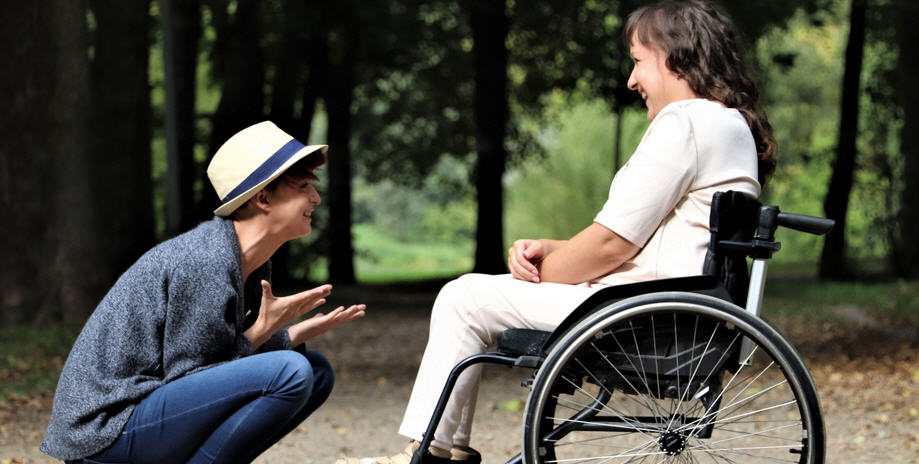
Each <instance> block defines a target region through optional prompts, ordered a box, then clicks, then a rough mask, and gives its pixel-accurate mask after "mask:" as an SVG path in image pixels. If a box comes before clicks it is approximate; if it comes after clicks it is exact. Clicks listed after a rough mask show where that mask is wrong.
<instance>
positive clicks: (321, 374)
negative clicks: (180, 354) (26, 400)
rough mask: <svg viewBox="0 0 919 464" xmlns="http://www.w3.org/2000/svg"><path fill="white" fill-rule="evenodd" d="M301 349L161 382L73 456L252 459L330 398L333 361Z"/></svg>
mask: <svg viewBox="0 0 919 464" xmlns="http://www.w3.org/2000/svg"><path fill="white" fill-rule="evenodd" d="M306 353H307V354H306V357H304V356H303V355H302V354H300V353H298V352H296V351H291V350H281V351H272V352H268V353H262V354H256V355H253V356H248V357H245V358H242V359H238V360H236V361H232V362H228V363H226V364H222V365H220V366H217V367H212V368H210V369H206V370H203V371H201V372H196V373H194V374H191V375H189V376H186V377H183V378H181V379H178V380H175V381H173V382H170V383H168V384H166V385H163V386H162V387H160V388H158V389H156V390H154V391H153V393H151V394H150V395H148V396H147V397H146V398H144V399H143V400H142V401H141V402H140V403H138V405H137V406H136V407H135V408H134V412H133V413H132V414H131V418H130V419H128V423H127V424H126V425H125V427H124V430H123V431H122V434H121V436H120V437H119V438H118V439H117V440H116V441H115V442H114V443H113V444H112V445H111V446H109V447H108V448H106V449H105V450H103V451H101V452H100V453H98V454H96V455H94V456H91V457H89V458H86V459H83V460H78V461H76V462H90V463H116V462H118V463H123V462H131V463H179V462H189V463H205V462H207V463H210V462H222V463H223V462H232V463H236V462H251V461H253V460H254V459H255V458H256V457H257V456H258V455H259V454H261V453H262V452H264V451H265V450H267V449H268V448H269V447H270V446H271V445H273V444H274V443H276V442H277V441H278V440H280V439H281V438H282V437H284V436H285V435H287V434H288V433H289V432H290V431H291V430H293V429H295V428H296V427H297V425H299V424H300V422H302V421H303V420H304V419H306V418H307V416H309V415H310V414H311V413H312V412H313V411H315V410H316V409H317V408H319V406H320V405H322V403H324V402H325V400H326V399H327V398H328V397H329V393H331V391H332V385H333V383H334V374H333V372H332V366H331V365H330V364H329V361H328V360H326V359H325V357H324V356H322V355H321V354H319V353H318V352H315V351H307V352H306Z"/></svg>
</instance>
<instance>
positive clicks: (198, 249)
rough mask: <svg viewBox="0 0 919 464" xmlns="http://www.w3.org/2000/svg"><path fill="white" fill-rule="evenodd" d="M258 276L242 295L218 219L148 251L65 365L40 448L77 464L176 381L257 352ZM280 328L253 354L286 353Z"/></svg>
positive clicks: (236, 252) (231, 238) (230, 244)
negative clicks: (250, 332)
mask: <svg viewBox="0 0 919 464" xmlns="http://www.w3.org/2000/svg"><path fill="white" fill-rule="evenodd" d="M269 274H270V264H266V265H265V266H262V267H261V268H259V269H258V270H256V271H255V272H254V273H253V275H252V276H250V277H249V279H248V284H247V285H246V286H245V291H244V289H243V281H242V268H241V264H240V249H239V240H238V239H237V237H236V230H235V228H234V227H233V221H231V220H228V219H224V218H220V217H215V218H214V219H213V220H211V221H208V222H205V223H202V224H201V225H199V226H198V227H196V228H194V229H192V230H191V231H188V232H186V233H184V234H182V235H179V236H177V237H175V238H172V239H170V240H168V241H165V242H163V243H161V244H159V245H157V246H156V247H154V248H153V249H152V250H150V251H148V252H147V253H146V254H144V255H143V256H142V257H141V258H140V259H139V260H138V261H137V262H136V263H134V265H132V266H131V267H130V268H129V269H128V270H127V271H126V272H125V273H124V274H123V275H122V276H121V277H120V278H119V279H118V281H117V282H116V283H115V285H114V286H113V287H112V289H111V290H110V291H109V292H108V294H107V295H106V296H105V298H103V299H102V302H100V303H99V306H98V307H96V310H95V311H94V312H93V314H92V315H91V316H90V317H89V320H88V321H87V322H86V325H85V326H84V327H83V330H82V332H80V335H79V337H77V341H76V343H75V344H74V346H73V349H72V350H71V351H70V356H69V357H68V358H67V362H66V363H65V364H64V370H63V372H62V373H61V377H60V380H59V381H58V385H57V390H56V392H55V395H54V406H53V408H52V411H51V421H50V422H49V424H48V430H47V432H46V433H45V439H44V441H43V442H42V444H41V450H42V451H43V452H45V453H47V454H50V455H51V456H54V457H57V458H59V459H65V460H69V459H79V458H84V457H88V456H92V455H93V454H95V453H97V452H99V451H102V450H103V449H105V448H106V447H108V446H109V445H110V444H111V443H113V442H114V441H115V439H116V438H117V437H118V435H119V434H120V433H121V431H122V429H123V428H124V425H125V424H126V423H127V421H128V418H129V417H130V416H131V412H132V411H133V410H134V406H135V405H136V404H137V403H138V402H140V401H141V400H142V399H143V398H144V397H145V396H146V395H148V394H150V392H152V391H153V390H155V389H157V388H158V387H160V386H162V385H164V384H166V383H169V382H171V381H173V380H176V379H178V378H180V377H182V376H185V375H188V374H191V373H194V372H197V371H200V370H203V369H207V368H208V367H212V366H215V365H218V364H221V363H225V362H227V361H231V360H234V359H238V358H241V357H244V356H248V355H250V354H253V352H254V350H253V347H252V345H251V344H250V343H249V341H248V339H246V337H245V336H244V335H243V331H244V330H245V328H246V327H247V325H246V323H245V321H246V320H247V317H246V314H247V312H249V318H248V320H250V321H251V320H253V316H254V315H257V314H258V308H259V303H260V300H261V294H262V291H261V286H260V285H259V282H260V280H261V279H267V278H268V277H269ZM289 348H290V338H288V336H287V331H286V330H281V331H279V332H278V333H276V334H274V336H272V338H271V339H270V340H269V341H268V342H267V343H265V344H264V345H263V346H262V347H260V349H259V351H268V350H273V349H289Z"/></svg>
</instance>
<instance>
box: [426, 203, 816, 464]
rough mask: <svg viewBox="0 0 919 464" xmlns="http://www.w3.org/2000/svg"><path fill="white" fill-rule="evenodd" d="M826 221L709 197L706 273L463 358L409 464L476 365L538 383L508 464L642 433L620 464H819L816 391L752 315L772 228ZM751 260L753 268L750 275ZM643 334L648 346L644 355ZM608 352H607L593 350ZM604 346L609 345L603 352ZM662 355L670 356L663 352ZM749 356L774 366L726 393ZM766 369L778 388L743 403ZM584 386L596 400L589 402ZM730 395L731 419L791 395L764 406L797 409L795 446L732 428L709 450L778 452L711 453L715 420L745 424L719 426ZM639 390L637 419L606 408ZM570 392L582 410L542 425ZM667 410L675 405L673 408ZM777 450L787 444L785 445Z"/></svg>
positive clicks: (508, 334)
mask: <svg viewBox="0 0 919 464" xmlns="http://www.w3.org/2000/svg"><path fill="white" fill-rule="evenodd" d="M833 224H834V223H833V221H832V220H828V219H824V218H817V217H812V216H805V215H798V214H790V213H783V212H780V211H779V208H778V207H775V206H762V205H761V204H760V203H759V202H758V201H757V200H755V199H753V198H750V197H748V196H746V195H744V194H742V193H739V192H718V193H716V194H715V196H714V197H713V200H712V212H711V217H710V229H711V242H710V244H709V249H708V252H707V254H706V258H705V264H704V266H703V275H700V276H692V277H683V278H673V279H662V280H657V281H649V282H639V283H635V284H628V285H620V286H612V287H607V288H604V289H601V290H598V291H597V292H596V293H595V294H593V295H592V296H591V297H589V298H587V299H586V300H585V301H584V302H582V303H581V304H580V305H579V306H578V307H577V308H576V309H575V310H574V311H572V313H571V314H569V316H568V317H566V319H565V320H564V321H563V322H562V323H561V324H560V325H559V326H558V327H557V328H556V329H555V330H554V331H553V332H551V333H549V332H542V331H535V330H529V329H508V330H506V331H504V333H502V335H501V339H500V341H499V346H498V349H497V350H496V351H490V352H487V353H483V354H478V355H473V356H470V357H468V358H466V359H464V360H463V361H461V362H460V363H458V364H457V365H456V366H455V367H454V368H453V370H452V371H451V373H450V376H449V377H448V379H447V382H446V384H445V385H444V388H443V391H442V393H441V396H440V399H439V401H438V403H437V406H436V408H435V411H434V413H433V414H432V417H431V420H430V422H429V424H428V428H427V430H426V432H425V434H424V438H423V440H422V442H421V446H420V447H419V449H418V451H417V452H416V453H415V454H414V455H413V457H412V461H411V464H422V463H423V462H424V459H425V456H426V454H425V450H427V449H428V447H429V446H430V443H431V441H432V439H433V436H434V432H435V430H436V428H437V425H438V423H439V422H440V419H441V417H442V416H443V412H444V408H445V407H446V404H447V401H448V400H449V398H450V395H451V393H452V391H453V388H454V386H455V384H456V381H457V379H458V377H459V375H460V374H461V373H462V372H463V371H464V370H465V369H466V368H468V367H469V366H472V365H474V364H479V363H491V364H498V365H506V366H512V367H526V368H531V369H535V370H536V372H535V373H534V377H533V378H532V379H529V380H528V381H527V382H525V384H527V383H529V385H530V386H531V387H532V391H531V393H530V395H529V398H528V401H527V407H526V409H525V412H524V433H523V435H524V437H523V446H522V452H521V454H518V455H517V456H515V457H513V458H512V459H511V460H509V461H508V464H519V463H520V462H521V461H525V462H527V463H528V464H530V463H537V462H563V461H564V460H557V458H556V448H561V446H562V445H560V444H559V443H561V441H559V440H561V439H562V437H565V436H567V435H569V434H571V433H585V434H590V433H594V434H607V435H608V437H607V438H606V439H611V438H609V437H612V438H616V437H618V434H620V433H623V434H625V433H629V434H631V435H638V436H640V440H639V441H640V445H637V446H633V448H634V449H629V448H627V447H624V448H625V449H626V451H625V452H623V453H621V454H620V456H619V457H622V458H623V459H628V461H627V462H638V461H639V458H640V457H642V456H645V457H647V456H654V457H655V460H654V461H653V462H663V461H658V460H656V457H660V458H662V459H663V460H665V461H668V462H669V460H670V459H673V460H677V459H679V458H680V457H681V456H682V457H685V458H686V459H688V460H689V462H694V461H691V459H692V457H691V456H688V457H687V456H683V453H684V451H688V452H692V451H694V450H695V451H698V452H700V453H703V454H706V455H708V456H710V457H711V458H712V460H714V461H715V462H719V461H717V460H715V457H716V456H717V457H721V458H722V459H723V460H724V461H723V462H734V461H733V460H731V458H728V457H724V456H720V455H717V454H715V452H726V453H727V452H730V453H735V454H733V455H730V456H736V455H737V454H739V455H742V456H744V459H750V458H756V457H760V456H759V455H757V454H756V453H757V452H758V450H761V449H765V450H766V452H772V450H770V449H769V448H780V449H785V448H787V451H788V452H789V453H791V454H793V455H797V456H798V457H797V458H796V460H794V461H791V462H800V463H822V462H823V460H824V447H825V431H824V425H823V419H822V413H821V410H820V405H819V399H818V397H817V392H816V387H814V384H813V380H812V379H811V377H810V373H809V372H808V371H807V368H806V367H805V365H804V362H803V360H801V358H800V356H799V355H798V354H797V352H796V351H795V349H794V347H793V346H792V345H791V344H790V343H789V342H788V341H787V340H786V339H785V338H784V337H783V336H782V335H781V334H780V333H779V332H778V331H777V330H775V329H774V328H773V327H772V326H770V325H769V324H768V323H766V322H765V321H763V320H761V319H759V317H758V313H759V310H760V307H761V306H762V298H763V292H764V288H765V281H766V270H767V261H768V260H769V259H770V258H771V257H772V255H773V254H774V253H775V252H777V251H779V250H780V248H781V245H780V243H778V242H776V241H775V231H776V229H777V228H778V227H779V226H783V227H787V228H791V229H794V230H798V231H803V232H808V233H812V234H825V233H826V232H828V231H829V230H830V229H831V228H832V227H833ZM747 258H752V260H753V262H752V266H751V267H750V272H749V274H748V268H747ZM741 301H744V302H745V304H744V306H743V307H740V306H738V305H736V304H734V303H735V302H741ZM662 317H665V318H666V320H669V319H670V318H671V317H672V320H673V328H672V334H671V333H669V332H666V330H664V329H663V327H664V325H665V324H661V327H660V328H658V327H656V326H655V319H656V318H657V319H658V320H660V319H661V318H662ZM678 319H679V321H680V322H679V323H678ZM683 320H687V321H689V322H693V321H694V323H695V327H694V329H693V330H692V331H691V333H692V337H691V339H690V338H689V336H688V334H687V331H686V330H685V328H682V327H681V324H682V323H683ZM649 322H650V330H649V329H648V327H647V325H648V323H649ZM658 324H660V323H658ZM636 327H638V329H636ZM700 327H702V330H711V331H712V333H711V334H710V335H709V336H708V339H707V340H705V337H701V338H698V339H697V332H698V330H699V328H700ZM680 331H682V332H683V333H682V335H680V334H679V332H680ZM620 334H622V335H623V336H624V337H625V336H627V335H629V334H631V337H630V338H631V340H629V339H628V337H626V338H624V339H623V340H620V339H619V335H620ZM639 334H640V335H642V336H641V337H639ZM649 337H650V339H652V340H653V345H651V346H647V343H648V338H649ZM658 337H660V338H661V339H662V340H664V338H665V337H666V338H667V341H666V342H664V343H661V344H660V345H664V346H659V344H658V342H657V338H658ZM639 339H641V340H639ZM703 342H704V343H703ZM604 343H605V344H606V345H607V346H605V347H602V348H600V347H598V346H597V345H598V344H604ZM612 343H614V344H615V345H617V346H611V344H612ZM725 343H727V346H724V344H725ZM643 344H644V345H645V346H642V345H643ZM652 346H653V355H652V354H651V350H652ZM642 349H644V353H643V352H642ZM628 350H633V351H634V352H629V351H628ZM659 350H660V351H662V352H667V353H669V354H666V353H659V352H658V351H659ZM668 350H671V351H668ZM697 350H698V351H697ZM697 353H698V354H697ZM754 353H755V356H757V357H761V358H766V360H767V361H768V360H769V359H771V362H770V363H768V364H767V367H766V369H765V370H763V371H760V372H759V374H758V375H756V376H755V378H753V380H751V381H749V383H747V384H745V385H742V383H743V382H747V379H743V380H742V381H739V382H738V383H737V385H734V386H732V384H733V383H734V382H735V381H736V380H737V379H738V375H739V374H740V373H741V372H742V371H744V370H745V369H747V368H748V367H749V366H751V365H752V359H753V358H754ZM681 357H682V359H681ZM591 363H594V364H596V365H597V366H599V367H600V369H598V370H597V371H596V372H594V371H593V370H592V369H591V368H589V367H588V366H587V364H591ZM773 365H775V366H776V368H773V367H772V366H773ZM662 366H663V367H662ZM703 366H704V367H703ZM608 368H611V369H612V370H609V369H608ZM767 370H768V371H769V374H768V375H766V377H768V376H769V375H773V376H776V375H779V376H784V377H785V379H786V380H785V381H784V382H779V383H777V384H775V385H774V386H769V387H766V388H765V389H766V390H767V392H765V393H761V392H755V393H751V394H748V396H743V397H741V395H742V394H747V393H744V392H745V391H746V390H750V389H755V387H751V385H753V384H754V382H756V381H757V380H758V379H759V378H760V377H762V376H764V374H766V372H767ZM700 371H701V372H700ZM652 374H653V376H654V379H652V378H651V377H652ZM729 374H733V376H731V375H729ZM723 377H728V382H727V384H726V385H722V378H723ZM661 378H663V379H664V380H663V381H662V380H661ZM748 378H749V377H748ZM585 384H589V385H591V386H593V387H596V388H599V391H598V392H597V393H596V394H593V393H587V390H586V388H587V387H585V386H584V385H585ZM757 385H758V384H757ZM652 386H653V387H654V388H652ZM741 387H742V388H741ZM730 388H733V389H735V391H737V393H736V394H735V396H734V398H731V399H730V400H729V401H728V403H729V404H728V406H727V407H728V408H735V409H734V411H736V410H737V409H739V408H741V407H743V406H744V403H755V402H756V401H757V399H759V398H761V397H762V396H764V395H766V394H768V391H769V390H772V389H782V390H783V392H785V394H790V395H793V397H794V398H793V401H787V402H784V403H779V404H778V405H777V406H772V407H774V408H776V409H782V408H784V409H783V410H784V411H785V413H786V415H791V414H792V413H789V412H787V410H788V409H789V408H791V407H792V406H795V407H796V408H794V409H796V410H797V412H798V414H799V415H800V417H801V420H800V427H801V431H800V434H801V437H800V440H798V439H797V436H796V435H794V434H791V435H788V436H784V435H783V434H785V432H783V431H782V430H783V429H791V431H789V432H788V433H791V432H793V431H795V430H796V428H795V427H797V425H795V422H794V421H792V424H791V425H780V426H772V428H768V429H766V432H756V431H755V430H754V432H752V433H746V432H744V433H741V432H739V431H734V430H731V431H729V432H726V433H727V438H721V439H720V440H719V441H716V443H724V442H734V443H740V442H743V441H745V440H747V441H749V440H750V437H751V436H752V437H753V439H756V438H757V436H762V437H763V439H764V440H766V439H768V440H772V441H775V442H777V443H779V444H776V445H773V444H772V442H771V441H770V442H768V443H767V445H765V446H752V445H749V446H746V445H745V447H740V446H738V447H737V448H732V449H730V450H726V449H725V450H722V449H719V448H712V447H710V446H707V445H706V444H705V442H703V441H702V440H707V439H709V438H711V437H712V434H713V430H714V429H715V428H716V426H719V427H720V426H721V423H722V422H738V423H739V422H741V421H740V420H737V419H734V417H733V416H731V417H730V420H729V419H725V418H720V417H718V415H719V414H720V413H721V412H722V410H723V408H725V406H724V405H722V404H721V402H722V401H723V400H724V399H725V398H727V397H728V390H729V389H730ZM642 389H644V390H645V391H644V393H645V395H644V397H643V398H642V399H641V400H642V401H638V400H634V399H633V401H634V402H635V403H636V404H637V406H634V405H633V407H632V409H640V410H643V411H644V412H645V413H646V414H644V415H634V414H629V413H626V412H623V409H622V408H623V407H622V406H615V407H613V406H610V405H609V404H610V401H611V399H612V398H613V396H614V393H615V392H617V391H618V392H621V393H622V394H623V395H624V397H625V398H627V399H629V397H630V396H633V395H637V396H641V395H642ZM786 390H787V392H786ZM569 394H579V395H581V396H584V397H585V398H584V401H583V402H579V403H577V407H579V408H581V410H580V411H579V412H577V413H575V414H574V415H573V416H572V417H571V418H567V419H560V418H558V417H556V416H555V415H554V414H553V415H551V416H547V414H548V413H547V412H546V411H547V410H548V409H552V410H553V411H554V410H555V409H556V408H561V403H562V402H563V395H569ZM739 397H740V399H739V400H737V403H734V401H735V400H736V399H737V398H739ZM565 398H567V397H565ZM692 401H696V402H698V403H701V409H700V405H695V406H693V408H694V409H693V412H694V414H695V416H698V417H695V416H693V415H687V414H683V413H682V412H681V407H682V406H683V403H684V402H685V403H686V404H689V403H690V402H692ZM623 402H624V401H623ZM660 402H669V403H670V406H669V408H670V409H671V410H668V411H664V409H665V408H664V407H661V406H658V405H657V403H660ZM674 402H676V403H677V406H676V408H675V410H674V408H673V403H674ZM575 409H576V408H575ZM792 411H793V410H792ZM731 412H733V411H731ZM760 412H761V411H758V410H754V411H752V412H747V413H743V414H738V415H739V417H741V418H745V417H747V416H748V415H749V416H752V415H754V414H758V413H760ZM665 413H666V414H665ZM668 414H669V415H668ZM557 422H558V423H560V424H561V425H559V424H557ZM754 427H755V426H754ZM725 428H726V427H725ZM544 429H545V430H544ZM719 433H720V431H719ZM789 437H790V438H789ZM779 440H784V441H779ZM785 442H790V443H788V444H787V445H786V444H785ZM594 446H596V445H594ZM639 446H640V447H639ZM722 448H723V446H722ZM616 457H617V456H607V455H600V456H588V457H584V458H579V459H569V460H585V461H588V462H601V463H605V462H620V461H614V460H613V459H614V458H616ZM642 459H643V458H642ZM764 459H766V460H770V461H771V460H774V459H775V458H774V457H764ZM640 462H645V461H644V460H641V461H640Z"/></svg>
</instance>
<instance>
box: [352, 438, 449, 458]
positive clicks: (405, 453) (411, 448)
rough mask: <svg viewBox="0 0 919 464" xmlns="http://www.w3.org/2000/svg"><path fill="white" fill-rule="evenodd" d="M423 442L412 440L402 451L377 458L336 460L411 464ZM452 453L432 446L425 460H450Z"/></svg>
mask: <svg viewBox="0 0 919 464" xmlns="http://www.w3.org/2000/svg"><path fill="white" fill-rule="evenodd" d="M419 446H421V443H418V442H417V441H414V440H412V441H411V442H410V443H409V444H408V446H406V447H405V449H404V450H402V452H401V453H399V454H396V455H393V456H378V457H375V458H342V459H339V460H337V461H335V464H410V463H411V462H412V455H413V454H415V451H417V450H418V447H419ZM450 457H451V453H450V452H449V451H446V450H442V449H440V448H435V447H433V446H432V447H430V448H429V449H428V452H427V453H425V457H424V462H425V463H426V464H427V463H429V462H430V463H431V464H435V463H443V462H449V461H450Z"/></svg>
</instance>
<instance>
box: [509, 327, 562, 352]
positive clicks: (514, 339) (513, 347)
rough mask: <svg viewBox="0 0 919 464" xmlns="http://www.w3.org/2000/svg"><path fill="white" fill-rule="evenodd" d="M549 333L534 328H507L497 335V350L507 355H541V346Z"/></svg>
mask: <svg viewBox="0 0 919 464" xmlns="http://www.w3.org/2000/svg"><path fill="white" fill-rule="evenodd" d="M551 334H552V333H551V332H546V331H543V330H535V329H507V330H505V331H504V332H501V336H500V337H498V352H499V353H501V354H504V355H509V356H540V357H542V356H544V353H543V352H542V346H543V344H544V343H545V342H546V340H547V339H548V338H549V335H551Z"/></svg>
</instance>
